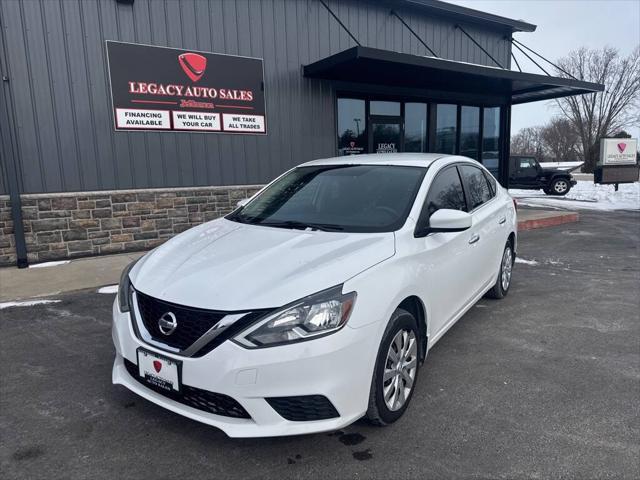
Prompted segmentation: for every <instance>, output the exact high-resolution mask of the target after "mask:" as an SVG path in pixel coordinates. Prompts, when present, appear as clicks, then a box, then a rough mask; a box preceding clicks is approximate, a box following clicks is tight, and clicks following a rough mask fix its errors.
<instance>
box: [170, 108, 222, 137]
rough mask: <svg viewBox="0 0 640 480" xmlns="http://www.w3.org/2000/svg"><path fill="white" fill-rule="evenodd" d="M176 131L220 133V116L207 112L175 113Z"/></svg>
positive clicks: (174, 126)
mask: <svg viewBox="0 0 640 480" xmlns="http://www.w3.org/2000/svg"><path fill="white" fill-rule="evenodd" d="M171 114H172V115H173V129H174V130H202V131H211V132H215V131H219V130H220V114H219V113H205V112H187V111H173V112H171Z"/></svg>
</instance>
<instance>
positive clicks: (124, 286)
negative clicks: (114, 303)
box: [118, 259, 139, 313]
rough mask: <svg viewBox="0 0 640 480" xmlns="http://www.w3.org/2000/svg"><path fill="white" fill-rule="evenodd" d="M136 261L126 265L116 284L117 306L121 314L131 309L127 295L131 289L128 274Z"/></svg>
mask: <svg viewBox="0 0 640 480" xmlns="http://www.w3.org/2000/svg"><path fill="white" fill-rule="evenodd" d="M138 260H139V259H138ZM138 260H134V261H133V262H131V263H130V264H129V265H127V266H126V267H125V269H124V270H123V271H122V274H121V275H120V283H119V284H118V306H119V308H120V311H121V312H122V313H124V312H128V311H129V310H130V308H131V307H130V305H129V297H130V295H129V293H130V291H131V288H132V287H131V280H129V272H130V271H131V269H132V268H133V266H134V265H135V264H136V262H137V261H138Z"/></svg>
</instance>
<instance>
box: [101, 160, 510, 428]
mask: <svg viewBox="0 0 640 480" xmlns="http://www.w3.org/2000/svg"><path fill="white" fill-rule="evenodd" d="M516 225H517V221H516V209H515V206H514V203H513V201H512V199H511V197H509V195H508V194H507V192H506V191H505V189H504V188H502V187H501V186H500V185H499V184H498V183H497V182H496V180H495V179H494V178H493V177H492V176H491V174H490V173H489V172H488V171H487V170H486V169H485V168H484V167H482V165H480V164H479V163H477V162H475V161H473V160H470V159H468V158H465V157H459V156H449V155H441V154H388V155H359V156H350V157H339V158H329V159H324V160H317V161H312V162H308V163H305V164H303V165H300V166H298V167H296V168H294V169H292V170H290V171H288V172H286V173H285V174H283V175H282V176H280V177H279V178H277V179H276V180H274V181H273V182H272V183H270V184H269V185H268V186H266V187H265V188H264V189H262V190H261V191H260V192H259V193H258V194H257V195H256V196H254V197H253V198H252V199H251V200H249V201H248V202H247V203H245V204H243V205H240V206H239V207H238V208H237V209H236V210H235V211H234V212H233V213H231V214H230V215H227V216H226V217H225V218H220V219H217V220H214V221H212V222H208V223H205V224H202V225H199V226H197V227H195V228H192V229H191V230H188V231H186V232H184V233H182V234H180V235H178V236H176V237H174V238H172V239H171V240H169V241H168V242H166V243H165V244H164V245H162V246H160V247H158V248H156V249H155V250H153V251H152V252H150V253H148V254H147V255H145V256H144V257H142V258H141V259H140V260H139V261H138V262H137V263H135V264H132V265H130V266H129V267H127V269H126V270H125V271H124V272H123V275H122V280H121V282H120V288H119V292H118V298H117V299H116V301H115V303H114V306H113V341H114V344H115V347H116V358H115V362H114V365H113V382H114V383H117V384H122V385H124V386H125V387H127V388H128V389H130V390H131V391H133V392H135V393H137V394H138V395H140V396H142V397H144V398H146V399H148V400H150V401H152V402H154V403H156V404H158V405H160V406H162V407H164V408H167V409H169V410H172V411H174V412H176V413H179V414H181V415H184V416H186V417H189V418H192V419H194V420H198V421H200V422H203V423H206V424H209V425H213V426H215V427H218V428H220V429H222V430H223V431H224V432H226V433H227V435H229V436H232V437H254V436H276V435H291V434H302V433H311V432H322V431H330V430H335V429H338V428H342V427H344V426H346V425H348V424H350V423H352V422H354V421H355V420H357V419H359V418H361V417H363V416H366V417H367V418H368V419H369V420H370V421H371V422H373V423H375V424H378V425H387V424H390V423H393V422H395V421H396V420H398V419H399V418H400V417H401V416H402V414H403V413H404V412H405V410H406V409H407V407H408V405H409V403H410V401H411V398H412V395H413V392H414V391H415V386H416V382H417V380H418V375H419V371H420V368H421V367H422V366H423V364H424V361H425V358H426V356H427V352H428V350H429V348H431V347H432V346H433V345H434V344H435V343H436V342H437V341H438V339H439V338H440V337H441V336H442V335H443V334H444V333H445V332H446V331H447V330H448V329H449V328H450V327H451V326H452V325H453V324H454V323H455V322H456V321H457V320H458V319H459V318H460V317H461V316H462V315H463V314H464V313H465V312H466V311H467V310H468V309H469V308H471V306H473V304H474V303H475V302H476V301H477V300H478V299H480V298H481V297H482V296H483V295H485V294H488V295H490V296H491V297H493V298H502V297H504V296H505V295H506V294H507V292H508V290H509V285H510V282H511V272H512V267H513V262H514V258H515V250H516Z"/></svg>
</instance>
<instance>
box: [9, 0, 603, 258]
mask: <svg viewBox="0 0 640 480" xmlns="http://www.w3.org/2000/svg"><path fill="white" fill-rule="evenodd" d="M535 28H536V27H535V26H534V25H531V24H528V23H525V22H523V21H516V20H511V19H508V18H503V17H499V16H495V15H491V14H487V13H483V12H479V11H475V10H470V9H467V8H462V7H458V6H454V5H451V4H447V3H444V2H440V1H436V0H395V1H367V0H340V1H338V0H119V1H117V0H0V32H1V34H0V70H1V73H2V80H3V81H2V92H1V93H0V162H1V166H2V168H1V169H0V195H5V197H2V198H6V202H5V204H4V209H5V210H4V213H3V215H4V217H3V218H4V221H5V224H4V228H3V230H1V231H0V238H2V235H4V237H5V238H4V242H5V243H4V244H3V243H1V242H2V240H0V264H2V263H5V264H10V263H12V262H13V261H14V260H16V259H19V258H20V257H24V258H26V254H30V258H31V260H33V261H41V260H46V259H48V258H58V257H64V255H65V254H64V253H63V252H62V250H64V248H66V251H67V254H66V255H67V256H73V255H74V253H75V254H77V255H88V254H99V253H110V251H111V250H110V249H107V248H103V246H104V245H107V244H113V243H114V242H111V241H109V242H107V241H106V240H102V242H103V244H102V245H101V244H100V242H98V245H88V244H83V245H82V248H83V249H82V250H74V251H71V250H70V249H69V248H68V246H67V247H64V248H62V247H61V248H52V247H51V245H50V244H54V245H55V246H56V247H57V246H60V245H58V244H62V243H65V242H73V241H76V242H77V241H86V240H90V239H91V238H90V237H91V235H90V234H91V233H95V232H97V230H95V229H97V228H100V229H102V226H103V225H102V223H100V225H98V226H95V224H89V223H87V225H90V226H87V227H84V228H86V229H87V235H86V236H85V235H82V234H79V235H80V237H81V238H79V239H75V240H69V239H70V238H72V237H73V235H67V237H68V238H69V239H68V240H64V238H63V237H64V236H62V237H61V238H60V239H59V240H60V241H57V240H58V237H57V236H56V235H49V237H51V238H53V240H51V239H49V240H51V241H49V244H47V243H46V242H47V238H48V237H47V236H46V235H44V233H51V232H56V231H57V230H56V229H55V228H54V227H56V225H48V227H47V228H52V230H38V229H37V228H36V227H37V225H36V226H34V225H32V224H31V223H28V222H27V220H28V221H36V222H37V221H40V220H47V215H44V217H42V213H43V212H41V211H40V210H39V209H37V208H35V209H33V210H30V209H32V208H33V207H34V206H33V205H32V203H33V202H32V201H35V206H36V207H38V202H39V201H43V202H44V201H45V200H47V199H49V200H51V199H52V198H59V197H60V196H61V195H62V196H63V197H64V198H71V197H74V196H75V197H77V198H88V195H89V193H90V194H92V195H93V194H95V195H98V194H99V192H105V191H109V192H111V193H110V194H112V193H113V191H123V190H126V191H130V190H131V191H137V190H139V189H154V191H162V190H163V189H176V188H177V189H179V188H186V187H190V188H191V187H202V188H208V187H216V188H218V190H217V191H218V192H219V191H220V187H226V186H236V187H237V186H245V185H259V184H263V183H265V182H267V181H269V180H270V179H272V178H273V177H274V176H276V175H278V174H279V173H281V172H282V171H284V170H286V169H288V168H290V167H292V166H294V165H297V164H299V163H302V162H305V161H307V160H310V159H314V158H320V157H327V156H334V155H339V154H357V153H364V152H380V153H384V152H393V151H400V152H402V151H418V152H420V151H423V152H447V153H459V154H462V155H466V156H469V157H472V158H475V159H477V160H478V161H480V162H482V163H483V164H485V165H486V166H487V167H488V168H489V169H490V170H492V171H493V172H494V173H495V175H496V176H497V177H498V178H499V179H500V181H502V182H504V181H505V179H506V177H507V172H506V168H507V162H505V161H504V159H505V158H506V157H507V156H508V148H509V125H510V122H509V117H510V108H511V105H512V104H518V103H525V102H532V101H539V100H545V99H549V98H554V97H559V96H564V95H574V94H581V93H588V92H593V91H598V90H601V89H602V86H601V85H595V84H589V83H585V82H579V81H576V80H573V79H571V80H569V79H565V78H555V77H550V76H547V75H534V74H527V73H522V72H518V71H512V70H511V57H512V55H511V47H512V43H511V39H512V37H513V34H514V33H517V32H533V31H534V30H535ZM108 41H117V42H127V43H132V44H144V45H152V46H161V47H171V48H174V49H178V50H180V52H213V53H220V54H226V55H231V56H239V57H252V58H258V59H262V64H263V77H262V78H261V79H260V80H261V92H260V94H261V95H263V96H264V109H265V112H264V123H265V124H266V128H265V131H264V132H260V133H261V134H251V133H249V134H242V135H238V134H233V133H231V132H229V131H228V130H229V129H228V128H227V127H228V126H229V125H227V124H225V126H223V127H216V128H217V129H218V130H217V131H215V132H214V131H210V132H208V133H203V132H197V133H195V132H193V133H189V132H185V131H180V132H178V131H172V130H171V131H151V130H140V131H131V130H127V131H119V130H118V129H116V128H114V117H115V116H116V115H117V111H114V107H116V105H114V104H113V103H112V89H113V88H115V87H114V86H113V85H111V84H110V65H109V59H108V57H107V47H106V45H107V42H108ZM141 61H142V62H143V63H144V59H143V60H141ZM209 62H210V64H211V62H212V60H211V59H210V60H209ZM176 65H177V63H176ZM112 68H113V67H112ZM176 68H178V67H176ZM208 68H209V69H211V66H209V67H208ZM185 73H186V70H185ZM207 75H210V76H215V75H216V72H215V71H212V70H207ZM193 78H196V77H192V80H193ZM185 79H186V77H185ZM187 81H188V80H187ZM145 88H146V87H145ZM131 92H133V93H139V92H140V90H135V89H134V88H133V87H131ZM131 92H130V93H131ZM133 93H132V95H133ZM145 98H147V97H145ZM154 98H156V100H155V102H156V103H162V101H161V100H157V98H160V97H154ZM134 101H136V100H134ZM139 101H140V102H143V101H144V100H139ZM147 102H148V103H149V101H148V100H147ZM164 103H172V102H164ZM214 103H215V102H214ZM214 103H208V104H207V105H209V107H210V108H209V110H210V112H212V114H213V115H215V112H216V108H217V107H216V105H215V104H214ZM183 105H190V104H185V103H183ZM191 105H193V104H191ZM218 106H219V105H218ZM185 108H186V109H190V108H191V109H192V110H194V111H198V110H197V108H196V107H193V108H192V107H189V106H187V107H185ZM236 108H242V107H240V106H237V107H236ZM246 108H249V107H246ZM221 118H222V119H223V120H224V116H222V117H221ZM225 121H226V120H225ZM173 122H174V123H175V117H174V119H173ZM172 125H173V127H175V125H174V124H173V123H172ZM116 126H117V120H116ZM173 127H172V128H173ZM9 195H10V196H11V199H9V198H8V197H7V196H9ZM89 196H90V195H89ZM19 198H22V199H23V202H22V206H20V204H19V202H18V199H19ZM9 200H12V201H9ZM102 200H106V199H102ZM77 201H78V200H77ZM77 201H76V203H75V204H74V203H73V202H72V201H67V204H68V205H67V206H68V208H67V209H66V210H67V211H69V218H70V219H73V217H72V211H73V210H74V208H77ZM79 201H80V202H82V201H90V200H79ZM109 201H110V202H111V204H115V203H118V202H113V199H109ZM25 202H26V203H25ZM134 202H135V201H131V202H124V203H134ZM49 203H50V204H51V201H50V202H49ZM62 203H63V204H64V202H62ZM58 204H60V203H59V202H58ZM105 204H106V203H105ZM43 205H47V204H46V202H44V203H43ZM11 206H13V208H12V209H11ZM25 208H26V209H27V212H26V213H27V214H26V215H23V216H25V218H23V219H22V220H23V221H24V222H25V223H24V225H25V232H26V233H25V234H26V241H25V242H23V241H22V240H21V237H22V236H23V234H22V233H21V232H19V231H18V230H19V228H16V232H15V237H14V232H13V226H16V227H17V226H18V225H17V224H16V225H14V224H13V223H11V220H17V221H19V223H23V222H22V221H20V218H19V215H20V213H21V212H22V213H23V214H24V211H25ZM105 208H107V207H105ZM152 210H153V209H152ZM156 210H158V209H156ZM222 210H224V209H223V208H222V209H218V210H217V211H218V213H219V212H221V211H222ZM50 211H56V210H55V209H52V210H50ZM58 211H65V210H64V209H62V210H58ZM117 211H118V210H115V212H117ZM34 215H35V217H34ZM59 215H60V218H62V215H63V214H59ZM78 215H79V214H78ZM94 215H95V214H94V213H93V212H92V213H91V215H90V218H91V219H93V218H94V217H93V216H94ZM100 215H102V213H101V214H100ZM104 215H105V217H98V218H107V217H106V213H105V214H104ZM148 215H154V214H153V213H149V214H148ZM155 215H161V214H158V213H156V214H155ZM9 217H11V218H9ZM113 218H118V216H117V215H116V216H115V217H113ZM203 219H206V218H204V217H203ZM76 220H77V219H76ZM144 220H145V219H144V218H143V219H142V221H144ZM146 220H149V219H146ZM201 220H202V219H200V220H199V219H197V218H196V220H194V221H193V222H191V221H190V222H189V223H190V224H193V223H197V222H198V221H201ZM70 221H71V220H70ZM105 224H106V222H105ZM38 225H39V224H38ZM43 225H44V224H43ZM111 225H112V226H113V225H116V222H112V223H111ZM57 227H62V228H60V230H62V231H64V228H66V229H67V230H69V231H71V230H79V229H81V228H82V227H80V226H79V225H78V224H71V223H69V222H67V224H66V227H64V225H62V223H61V222H59V224H58V225H57ZM76 227H78V228H76ZM38 228H39V227H38ZM43 228H44V227H43ZM132 228H133V227H132ZM92 229H93V230H92ZM125 230H126V228H125V227H123V226H122V223H121V224H120V225H119V228H116V229H111V230H109V236H107V237H100V238H111V237H112V236H114V235H123V234H126V233H125ZM156 230H158V231H160V230H161V229H156ZM113 232H119V233H115V234H114V233H113ZM40 233H42V235H40V237H41V238H42V239H41V240H39V238H38V235H39V234H40ZM138 233H140V232H138ZM85 237H86V238H85ZM96 238H98V237H96ZM162 238H166V236H165V237H163V236H162V234H159V236H158V237H156V238H155V240H158V241H160V240H161V239H162ZM133 241H134V240H132V241H131V242H129V243H132V242H133ZM52 242H53V243H52ZM115 243H118V242H115ZM25 244H26V248H25V246H24V245H25ZM45 244H47V245H49V247H47V248H48V249H49V250H46V249H45V247H44V246H43V245H45ZM2 245H5V247H2ZM29 246H32V248H31V249H30V248H29ZM149 246H150V245H149ZM89 247H90V248H89ZM143 247H144V245H142V244H138V245H130V246H129V247H127V245H126V242H122V247H121V248H118V249H113V251H123V250H129V249H133V248H143ZM2 248H4V250H1V249H2ZM38 248H40V249H41V250H37V249H38ZM11 249H13V252H14V253H11V251H12V250H11ZM53 250H57V251H59V253H57V254H56V255H52V254H46V255H45V254H42V255H38V254H37V253H38V252H40V251H41V252H51V251H53ZM3 254H4V260H2V259H3ZM23 263H24V262H23Z"/></svg>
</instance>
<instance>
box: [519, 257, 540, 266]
mask: <svg viewBox="0 0 640 480" xmlns="http://www.w3.org/2000/svg"><path fill="white" fill-rule="evenodd" d="M516 263H524V264H525V265H538V262H536V261H535V260H527V259H525V258H520V257H516Z"/></svg>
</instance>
